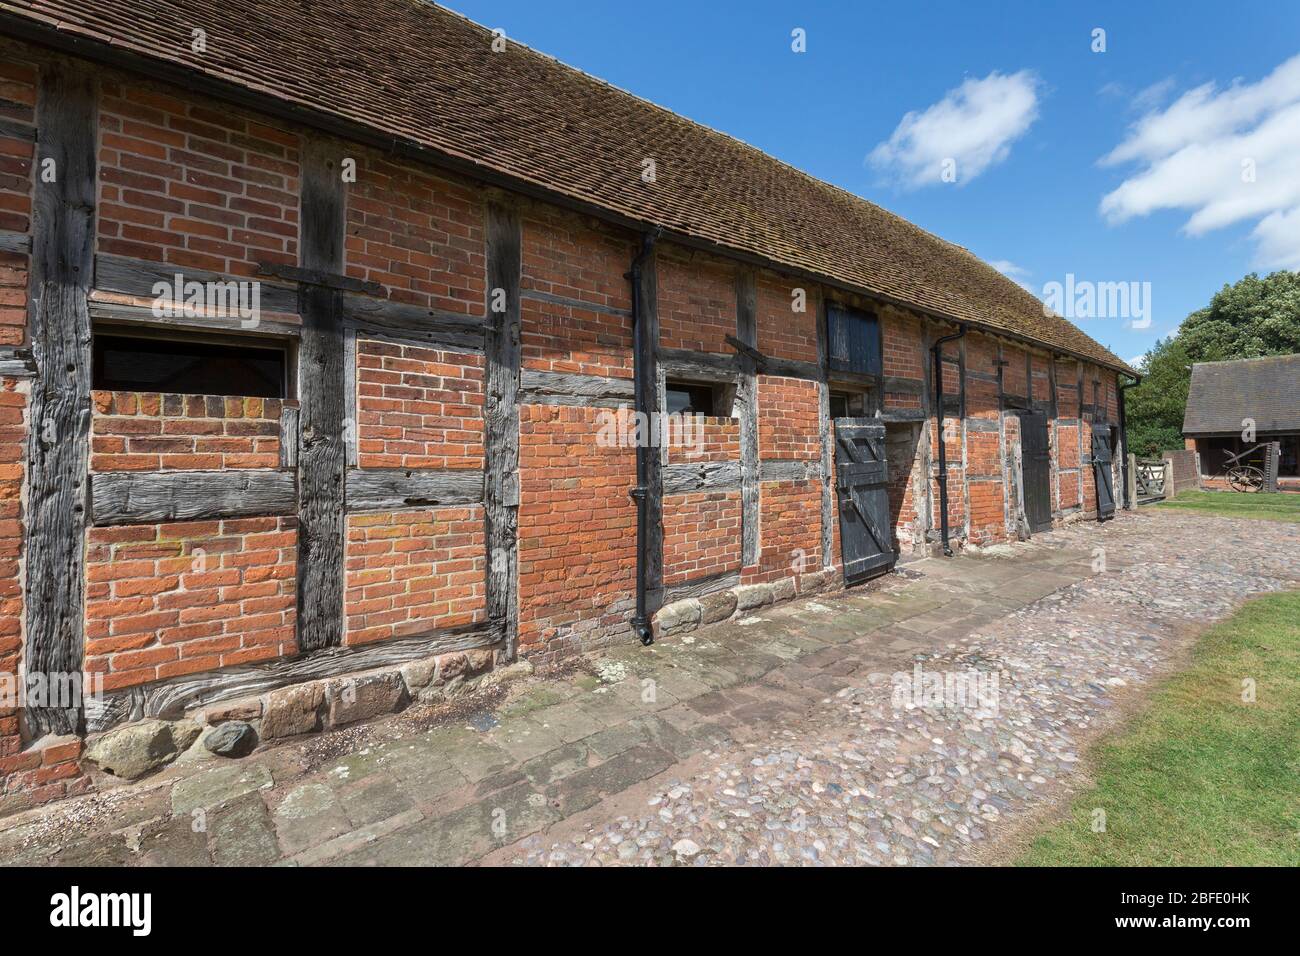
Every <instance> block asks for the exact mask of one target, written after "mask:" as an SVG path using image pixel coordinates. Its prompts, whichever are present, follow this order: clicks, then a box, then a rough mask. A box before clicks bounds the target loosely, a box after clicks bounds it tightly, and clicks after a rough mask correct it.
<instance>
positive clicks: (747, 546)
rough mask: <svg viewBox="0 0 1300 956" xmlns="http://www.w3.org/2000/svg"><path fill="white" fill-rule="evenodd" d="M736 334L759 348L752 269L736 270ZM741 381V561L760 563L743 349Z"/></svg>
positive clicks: (751, 384)
mask: <svg viewBox="0 0 1300 956" xmlns="http://www.w3.org/2000/svg"><path fill="white" fill-rule="evenodd" d="M736 338H737V339H739V340H740V341H741V342H743V343H745V344H746V345H748V346H750V347H751V348H758V290H757V285H756V283H755V279H754V272H753V270H752V269H740V270H739V271H737V273H736ZM737 360H738V361H739V363H740V381H739V382H738V383H737V385H736V404H737V405H738V406H739V411H740V502H741V503H740V529H741V531H740V534H741V544H740V565H741V567H742V568H748V567H752V566H754V565H755V564H757V563H758V554H759V551H758V548H759V520H760V507H759V496H760V495H761V494H762V488H761V484H760V481H761V479H760V475H759V463H758V377H757V375H756V374H755V363H754V360H753V359H752V358H751V357H750V356H748V355H746V354H745V353H744V352H740V353H738V354H737Z"/></svg>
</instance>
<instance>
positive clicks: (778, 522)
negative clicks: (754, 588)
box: [744, 481, 839, 583]
mask: <svg viewBox="0 0 1300 956" xmlns="http://www.w3.org/2000/svg"><path fill="white" fill-rule="evenodd" d="M821 515H822V492H821V485H820V483H819V482H817V481H764V482H762V502H761V505H760V509H759V527H760V534H759V548H760V555H759V563H758V566H757V567H756V568H753V569H746V572H745V574H744V580H745V581H746V583H748V582H751V581H776V580H779V579H780V578H786V577H791V576H794V575H796V574H799V573H811V572H814V571H820V570H821V563H822V561H821V554H822V517H821ZM835 561H836V563H837V564H838V563H839V553H838V552H836V557H835Z"/></svg>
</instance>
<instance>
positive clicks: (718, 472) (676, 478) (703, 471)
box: [663, 461, 742, 495]
mask: <svg viewBox="0 0 1300 956" xmlns="http://www.w3.org/2000/svg"><path fill="white" fill-rule="evenodd" d="M740 487H742V485H741V463H740V462H738V461H685V462H674V463H672V464H668V465H665V466H664V469H663V488H664V494H665V495H677V494H683V493H686V492H692V491H730V490H732V489H734V488H740Z"/></svg>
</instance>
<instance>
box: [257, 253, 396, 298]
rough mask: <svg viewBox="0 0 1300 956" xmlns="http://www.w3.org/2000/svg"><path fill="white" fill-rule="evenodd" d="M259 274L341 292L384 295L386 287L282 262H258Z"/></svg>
mask: <svg viewBox="0 0 1300 956" xmlns="http://www.w3.org/2000/svg"><path fill="white" fill-rule="evenodd" d="M257 274H258V275H259V276H270V277H271V278H273V279H288V280H289V281H290V282H299V283H302V284H303V285H318V286H323V287H324V288H326V289H335V290H337V291H339V292H361V293H364V294H366V295H374V296H381V297H382V296H384V295H385V294H386V293H385V292H384V287H383V286H382V285H380V284H379V283H378V282H367V281H366V280H365V279H354V278H352V277H351V276H345V275H334V274H333V273H330V272H322V271H321V270H319V269H303V268H302V267H300V266H289V265H285V264H284V263H282V262H259V263H258V264H257Z"/></svg>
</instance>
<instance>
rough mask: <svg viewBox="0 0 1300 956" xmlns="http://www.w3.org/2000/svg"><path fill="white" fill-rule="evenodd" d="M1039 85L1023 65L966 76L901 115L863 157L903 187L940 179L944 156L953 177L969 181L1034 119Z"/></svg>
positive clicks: (1003, 154) (1004, 153)
mask: <svg viewBox="0 0 1300 956" xmlns="http://www.w3.org/2000/svg"><path fill="white" fill-rule="evenodd" d="M1038 90H1039V81H1038V78H1037V77H1036V76H1034V74H1033V73H1031V72H1030V71H1028V70H1021V71H1020V72H1019V73H1012V74H1010V75H1009V76H1008V75H1004V74H1002V73H998V72H997V71H994V72H992V73H990V74H989V75H988V76H986V77H984V78H983V79H968V80H966V81H965V82H963V83H962V84H961V86H959V87H957V88H956V89H953V90H949V91H948V92H947V93H946V94H945V95H944V97H943V99H941V100H940V101H939V102H938V103H935V104H934V105H933V106H930V107H928V108H927V109H925V110H923V111H921V112H919V113H918V112H910V113H908V114H907V115H906V116H904V117H903V119H902V121H901V122H900V123H899V124H898V127H897V129H895V130H894V132H893V134H892V135H891V136H890V137H889V139H888V140H887V141H885V142H883V143H880V144H878V145H877V146H876V148H875V149H873V150H872V151H871V153H870V154H869V155H868V156H867V161H868V162H870V163H871V165H872V166H874V167H875V168H876V169H878V170H880V171H881V172H882V173H885V174H886V175H888V176H890V177H891V178H893V179H895V180H896V181H897V182H898V183H899V184H901V185H903V186H905V187H907V188H912V189H915V188H917V187H920V186H927V185H931V184H934V183H939V182H944V181H945V180H944V178H943V176H944V168H945V161H948V160H951V161H952V162H953V163H955V172H956V180H955V181H956V182H957V183H967V182H970V181H971V180H972V179H974V178H976V177H977V176H979V175H980V174H981V173H983V172H984V171H985V170H986V169H988V168H989V167H990V166H995V165H997V164H998V163H1000V162H1002V161H1003V160H1004V159H1006V158H1007V156H1008V155H1009V154H1010V152H1011V144H1012V143H1014V142H1015V141H1016V140H1017V139H1019V138H1020V137H1021V136H1023V135H1024V134H1025V131H1026V130H1028V129H1029V127H1030V126H1031V125H1032V124H1033V122H1034V120H1035V119H1037V118H1038Z"/></svg>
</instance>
